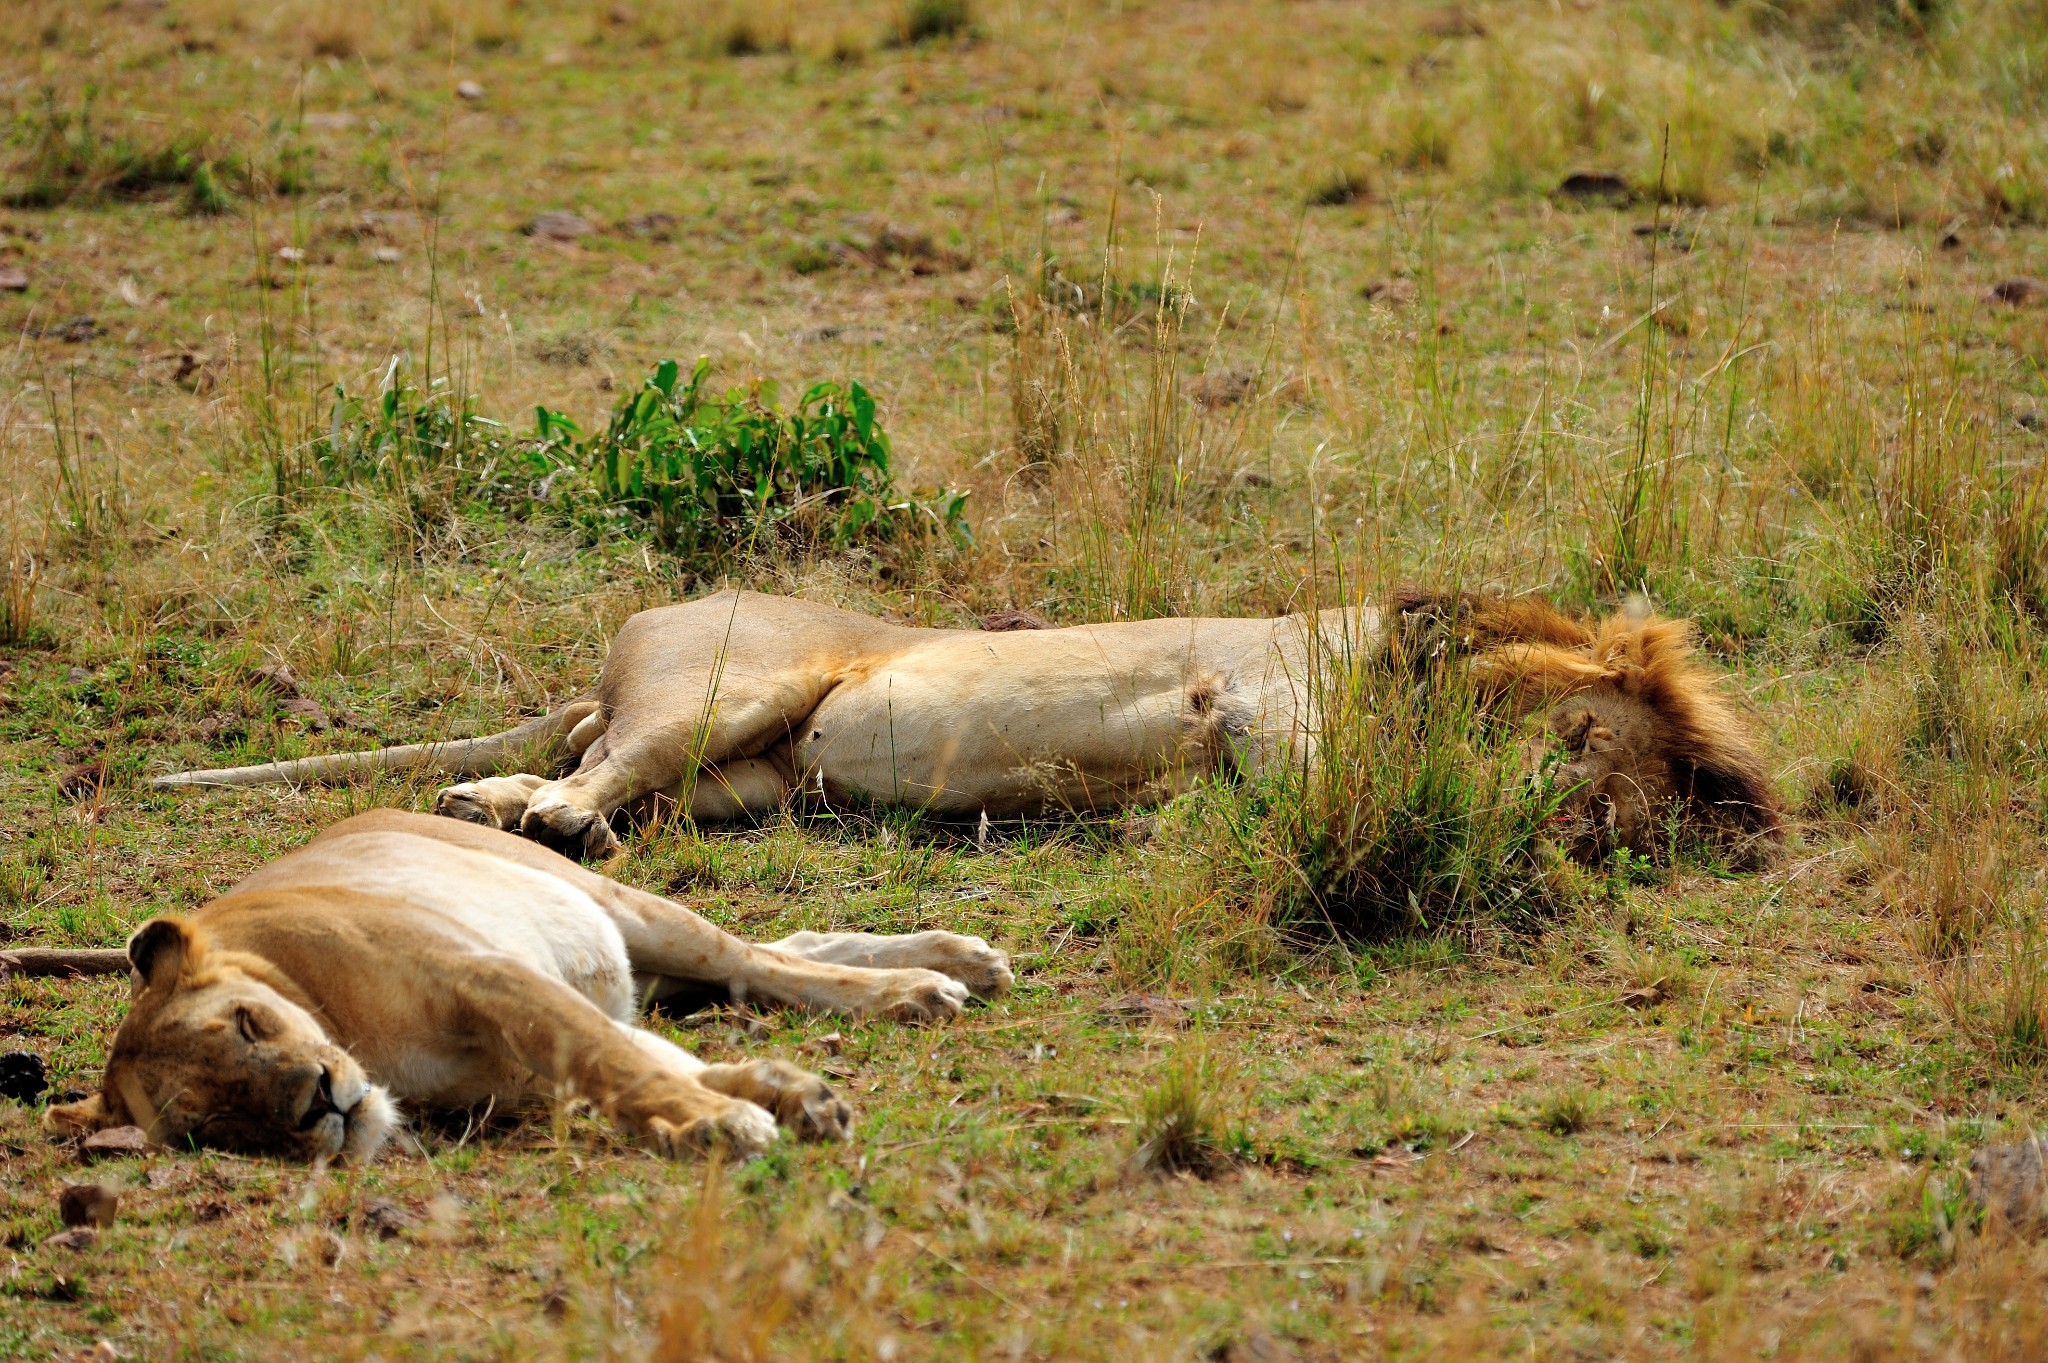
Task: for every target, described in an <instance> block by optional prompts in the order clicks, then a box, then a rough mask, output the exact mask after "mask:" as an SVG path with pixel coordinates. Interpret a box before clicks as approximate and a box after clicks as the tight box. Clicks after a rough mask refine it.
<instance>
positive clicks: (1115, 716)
mask: <svg viewBox="0 0 2048 1363" xmlns="http://www.w3.org/2000/svg"><path fill="white" fill-rule="evenodd" d="M1445 657H1456V658H1462V659H1467V660H1469V663H1470V665H1471V666H1472V667H1473V668H1475V669H1476V670H1477V671H1478V672H1479V673H1480V674H1481V675H1482V676H1484V677H1487V678H1489V679H1491V683H1492V685H1493V686H1494V688H1495V690H1496V692H1497V694H1498V695H1499V696H1500V697H1501V698H1502V700H1503V702H1504V703H1506V704H1508V705H1509V706H1511V708H1513V709H1514V710H1515V711H1517V712H1518V713H1523V714H1527V713H1531V712H1534V711H1538V710H1543V711H1545V713H1549V711H1550V710H1551V709H1552V708H1554V707H1556V706H1558V705H1560V704H1561V703H1563V702H1565V701H1566V700H1576V701H1577V702H1578V704H1577V706H1576V708H1574V709H1572V710H1571V711H1570V713H1571V714H1573V715H1576V714H1579V713H1580V712H1581V711H1585V712H1587V713H1595V712H1597V715H1598V716H1600V717H1603V720H1604V723H1603V725H1602V726H1599V727H1604V729H1605V730H1606V732H1605V733H1604V734H1594V733H1593V731H1592V729H1591V728H1589V727H1588V726H1587V725H1585V724H1578V725H1577V727H1576V728H1573V729H1572V731H1571V733H1570V734H1569V735H1567V734H1565V733H1564V732H1563V731H1562V730H1560V732H1559V734H1558V737H1559V739H1560V740H1563V741H1567V742H1568V744H1576V745H1577V746H1576V747H1573V748H1572V749H1571V752H1572V757H1573V762H1574V766H1573V767H1572V768H1568V770H1580V769H1583V770H1584V771H1585V772H1586V773H1587V775H1586V778H1585V779H1586V781H1587V782H1588V783H1590V784H1589V790H1588V792H1585V793H1582V795H1581V796H1577V797H1574V799H1575V801H1576V804H1575V805H1574V809H1575V810H1576V809H1577V806H1578V805H1585V807H1586V810H1587V811H1591V812H1587V813H1584V817H1585V818H1587V819H1591V820H1593V821H1595V822H1600V823H1601V827H1602V828H1603V829H1606V830H1607V831H1605V832H1602V833H1601V834H1600V835H1599V836H1598V837H1589V838H1586V839H1580V840H1579V841H1580V842H1581V843H1583V848H1582V850H1583V852H1584V853H1585V854H1586V855H1595V854H1598V855H1604V851H1603V850H1601V847H1602V845H1603V839H1604V840H1605V842H1606V843H1608V844H1611V843H1613V842H1614V841H1615V840H1616V836H1617V835H1614V834H1613V832H1612V829H1611V828H1608V825H1610V824H1612V823H1614V821H1615V820H1617V819H1619V820H1622V821H1623V822H1625V823H1626V830H1625V831H1624V832H1623V833H1622V834H1620V835H1618V836H1619V841H1620V842H1621V843H1622V844H1624V845H1635V844H1636V843H1639V842H1643V841H1644V840H1645V839H1647V838H1648V837H1649V833H1648V829H1649V827H1650V825H1651V824H1652V823H1654V822H1656V820H1657V819H1658V818H1659V817H1661V811H1663V810H1665V809H1668V808H1671V807H1672V806H1673V802H1674V801H1677V802H1679V805H1680V807H1681V808H1683V809H1684V810H1685V811H1686V813H1687V814H1689V815H1690V814H1698V815H1700V816H1702V817H1704V818H1706V819H1707V821H1708V822H1709V823H1710V824H1711V825H1712V826H1713V827H1714V828H1716V829H1717V830H1723V831H1732V832H1734V833H1735V834H1737V835H1738V836H1739V837H1741V838H1744V839H1747V840H1750V841H1752V842H1755V843H1757V844H1758V845H1762V844H1767V843H1770V842H1772V841H1774V840H1775V839H1776V838H1777V836H1778V835H1779V823H1778V820H1777V815H1776V805H1775V802H1774V801H1773V799H1772V796H1771V793H1770V786H1769V782H1768V781H1767V780H1766V779H1765V778H1764V776H1763V774H1762V772H1761V769H1760V768H1759V766H1758V764H1757V761H1756V758H1755V756H1754V754H1753V752H1752V751H1751V750H1750V747H1749V743H1748V740H1747V738H1746V737H1745V736H1744V735H1743V733H1742V730H1741V728H1740V726H1739V725H1738V724H1737V723H1736V721H1735V718H1734V716H1733V714H1732V712H1730V711H1729V710H1728V709H1727V708H1726V707H1725V706H1724V705H1723V704H1722V703H1721V702H1719V701H1717V700H1715V699H1714V698H1713V693H1712V690H1711V685H1710V683H1709V680H1708V678H1707V676H1706V674H1705V673H1704V672H1701V671H1700V670H1698V669H1697V668H1696V667H1694V666H1693V665H1692V664H1691V663H1690V662H1689V661H1688V657H1689V649H1688V647H1687V645H1686V643H1685V640H1684V627H1683V626H1682V625H1679V624H1677V623H1675V622H1671V621H1643V620H1634V619H1631V618H1629V617H1626V616H1622V617H1616V618H1615V619H1612V620H1609V621H1607V622H1606V623H1604V624H1601V625H1597V626H1596V625H1594V624H1592V623H1589V622H1587V621H1584V620H1580V619H1577V618H1574V617H1572V616H1568V615H1565V614H1563V613H1561V612H1559V611H1557V610H1555V609H1554V608H1552V607H1551V606H1549V605H1548V604H1547V603H1544V602H1541V601H1538V600H1535V599H1533V598H1502V597H1489V596H1478V595H1472V594H1434V593H1426V592H1417V591H1404V592H1400V593H1396V594H1395V595H1394V596H1392V597H1391V598H1390V599H1389V600H1388V602H1387V603H1386V605H1385V607H1384V608H1383V607H1381V606H1378V605H1364V606H1358V607H1354V608H1350V609H1342V610H1326V611H1322V612H1319V613H1317V614H1316V615H1314V616H1310V615H1290V616H1284V617H1282V618H1280V619H1275V620H1223V619H1177V620H1145V621H1130V622H1124V623H1117V624H1105V625H1081V626H1075V627H1071V628H1065V629H1051V628H1030V629H1020V630H1005V631H1001V632H988V631H976V630H944V629H913V628H908V627H905V626H901V625H894V624H889V623H887V622H885V621H880V620H875V619H871V618H869V617H867V616H862V615H857V614H854V613H852V612H850V611H843V610H836V609H834V608H832V607H829V606H822V605H817V604H814V603H811V602H807V601H798V600H791V599H788V598H783V597H773V596H761V595H756V594H754V593H751V592H722V593H719V594H717V595H714V596H708V597H705V598H703V599H701V600H697V601H692V602H689V603H687V604H685V605H679V606H667V607H662V608H659V609H656V610H650V611H643V612H641V613H640V614H638V615H635V616H633V617H632V618H631V619H629V620H628V621H627V622H626V624H625V626H624V627H623V628H622V629H621V630H620V631H619V635H618V637H617V638H616V639H615V640H614V641H613V644H612V648H611V652H610V655H609V656H608V657H607V658H606V660H605V665H604V671H603V675H602V677H601V679H600V680H599V683H598V688H597V694H596V698H595V699H596V707H595V709H592V710H588V711H586V712H584V713H582V714H580V715H579V716H578V717H577V719H576V722H575V724H574V726H573V729H571V730H570V732H571V733H573V736H574V739H575V742H574V743H573V744H572V746H573V747H575V748H576V749H577V750H578V760H577V764H576V767H575V770H574V771H573V772H571V773H570V774H568V775H566V776H563V777H561V778H560V779H553V780H551V779H548V778H546V777H542V776H538V775H532V774H520V775H514V776H501V777H489V778H485V779H481V780H476V781H472V782H467V783H464V784H461V785H457V786H453V787H450V788H449V789H447V790H444V791H443V792H442V793H441V796H440V799H439V801H438V803H437V805H436V812H438V813H442V814H447V815H451V816H453V817H456V818H461V819H467V820H471V821H474V822H477V823H482V824H485V825H488V826H492V827H497V828H505V829H516V830H518V831H520V832H522V833H524V834H526V835H527V836H528V837H532V838H535V839H537V840H540V841H542V842H544V843H546V844H548V845H550V846H554V847H558V848H561V849H562V850H564V851H568V852H571V853H573V854H576V855H581V856H586V857H588V856H600V855H603V854H605V853H607V852H609V851H610V850H611V849H612V848H613V847H615V846H616V840H615V839H614V837H613V835H612V831H611V827H610V821H611V818H612V816H613V814H614V813H616V812H617V811H619V810H621V809H628V808H633V807H640V808H645V807H647V806H648V805H649V804H650V802H659V801H673V802H676V803H679V804H680V805H681V806H682V807H683V808H684V809H685V810H686V811H687V812H688V813H689V814H690V816H691V817H693V818H695V819H699V820H719V819H731V818H739V817H745V816H749V815H761V814H766V813H769V812H771V811H773V810H775V809H777V808H780V807H781V806H782V805H783V804H784V803H785V802H786V801H788V800H789V799H790V798H792V796H802V797H806V798H811V799H816V800H822V801H823V802H824V803H825V804H827V805H836V804H839V803H842V802H847V801H857V800H866V801H874V802H878V803H882V804H891V805H907V806H914V807H918V808H922V809H926V810H929V811H931V812H932V813H935V814H937V815H940V816H942V817H949V818H975V817H978V816H986V817H989V818H1006V817H1018V816H1034V815H1042V814H1048V813H1058V812H1062V811H1088V810H1108V809H1115V808H1119V807H1122V806H1126V805H1130V804H1133V803H1138V802H1144V801H1152V800H1158V799H1163V798H1167V797H1170V796H1172V795H1173V794H1175V793H1177V792H1179V791H1182V790H1185V789H1187V788H1188V787H1189V786H1190V785H1192V784H1193V783H1195V782H1197V781H1200V780H1203V779H1206V778H1208V777H1211V776H1214V775H1217V774H1227V773H1233V772H1249V773H1256V772H1258V771H1261V770H1263V769H1266V768H1268V767H1270V766H1272V765H1273V764H1274V763H1277V762H1281V761H1286V760H1291V759H1298V758H1299V757H1300V756H1301V755H1302V754H1303V752H1304V751H1305V750H1306V749H1308V748H1310V747H1312V746H1313V745H1314V744H1315V743H1316V742H1317V737H1318V731H1319V728H1320V724H1321V718H1320V716H1319V714H1318V712H1317V708H1316V703H1315V696H1316V692H1317V687H1316V685H1315V675H1316V672H1317V670H1318V669H1319V668H1322V667H1326V666H1330V665H1333V664H1336V663H1343V664H1351V663H1358V662H1380V661H1384V660H1387V659H1389V658H1393V659H1405V660H1406V661H1407V662H1408V663H1409V664H1411V665H1414V666H1417V667H1418V668H1421V667H1422V666H1423V665H1424V664H1428V665H1432V666H1433V665H1435V660H1440V659H1443V658H1445ZM1589 707H1590V708H1589ZM557 714H558V716H560V718H557V719H551V721H550V722H552V723H554V724H555V726H556V728H557V730H560V729H561V728H562V726H563V725H565V724H567V723H568V712H567V711H562V712H557ZM1567 718H1568V716H1565V715H1560V716H1559V717H1558V722H1559V723H1560V724H1564V723H1566V720H1567ZM1573 723H1576V721H1573ZM1617 726H1619V727H1617ZM500 737H502V736H500ZM479 741H480V742H482V741H496V740H495V739H493V740H479ZM1588 745H1591V749H1590V750H1591V752H1592V754H1593V757H1592V758H1588V757H1587V752H1588ZM412 751H417V750H412ZM1614 753H1620V754H1621V756H1608V755H1607V754H1614ZM1596 759H1597V760H1596ZM380 760H381V759H380V757H379V755H378V754H363V755H360V756H358V757H354V758H346V757H345V758H328V759H312V761H311V763H302V764H287V765H293V766H294V768H295V779H325V778H331V777H333V776H346V775H347V774H349V773H350V772H352V771H354V770H356V769H358V767H359V766H361V765H362V764H365V763H376V762H379V761H380ZM323 762H324V763H332V764H335V765H334V766H333V767H332V769H331V770H330V769H327V768H321V767H319V766H318V765H317V764H319V763H323ZM351 763H353V764H355V765H350V764H351ZM1587 763H1590V765H1586V764H1587ZM268 770H269V769H266V768H244V769H239V770H237V771H231V772H227V773H215V772H197V773H184V774H181V775H179V776H175V777H170V778H165V780H166V781H168V782H171V783H180V784H193V783H203V782H207V781H211V780H217V779H226V780H233V781H236V782H243V781H251V782H253V781H256V780H263V779H277V778H276V777H274V776H265V775H263V773H265V772H266V771H268ZM1596 776H1597V777H1598V778H1599V780H1598V782H1597V783H1595V782H1594V777H1596ZM1631 781H1634V782H1636V783H1637V784H1638V785H1640V786H1641V790H1640V792H1639V794H1640V797H1641V798H1637V794H1636V793H1631V792H1630V791H1628V790H1627V789H1625V787H1627V786H1628V784H1629V782H1631ZM1591 784H1598V785H1599V786H1600V790H1599V791H1598V792H1594V791H1592V790H1591ZM1610 787H1611V789H1609V788H1610ZM1596 795H1597V798H1596ZM1617 802H1620V803H1623V804H1626V805H1627V806H1628V811H1627V812H1626V813H1625V814H1616V815H1614V816H1612V818H1610V816H1609V814H1608V813H1607V811H1608V810H1609V809H1610V807H1619V806H1618V804H1617ZM1638 807H1640V809H1639V808H1638ZM1638 815H1640V817H1638ZM1576 816H1577V815H1575V817H1576ZM1602 821H1604V822H1602Z"/></svg>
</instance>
